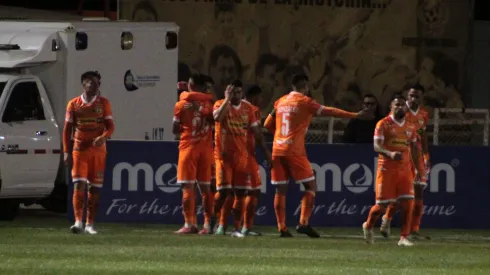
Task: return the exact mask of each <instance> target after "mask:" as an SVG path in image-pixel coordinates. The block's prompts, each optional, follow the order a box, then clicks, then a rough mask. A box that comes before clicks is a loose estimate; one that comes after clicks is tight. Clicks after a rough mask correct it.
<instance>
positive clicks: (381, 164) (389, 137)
mask: <svg viewBox="0 0 490 275" xmlns="http://www.w3.org/2000/svg"><path fill="white" fill-rule="evenodd" d="M374 139H377V140H382V141H383V147H384V148H385V149H386V150H390V151H394V152H401V153H402V160H392V159H391V158H389V157H386V156H384V155H383V154H379V158H378V169H382V168H392V167H400V166H404V167H410V164H411V157H410V143H412V142H415V141H416V139H417V127H416V126H415V125H413V124H412V123H410V122H409V121H408V120H406V119H405V120H404V121H403V122H401V123H399V122H397V121H395V120H394V118H393V116H392V115H389V116H387V117H385V118H383V119H381V120H380V121H378V123H377V124H376V129H375V130H374Z"/></svg>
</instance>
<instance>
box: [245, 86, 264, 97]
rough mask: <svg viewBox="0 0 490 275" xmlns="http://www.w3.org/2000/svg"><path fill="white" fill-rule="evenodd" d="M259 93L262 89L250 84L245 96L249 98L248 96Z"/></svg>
mask: <svg viewBox="0 0 490 275" xmlns="http://www.w3.org/2000/svg"><path fill="white" fill-rule="evenodd" d="M261 93H262V89H261V88H260V87H259V86H257V85H252V86H250V87H249V88H248V90H247V93H246V94H245V97H247V98H250V97H254V96H257V95H260V94H261Z"/></svg>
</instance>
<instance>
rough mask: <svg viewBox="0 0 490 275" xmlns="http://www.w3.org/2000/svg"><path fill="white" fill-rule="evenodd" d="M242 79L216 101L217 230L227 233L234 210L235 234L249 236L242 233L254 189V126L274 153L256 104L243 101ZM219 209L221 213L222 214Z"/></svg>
mask: <svg viewBox="0 0 490 275" xmlns="http://www.w3.org/2000/svg"><path fill="white" fill-rule="evenodd" d="M242 87H243V85H242V83H241V81H238V80H236V81H234V82H233V83H232V84H231V85H229V86H228V87H227V89H226V91H225V99H223V100H218V101H217V102H216V103H215V104H214V108H213V117H214V120H215V121H216V124H215V147H214V156H215V161H216V173H217V180H216V189H217V191H218V192H217V194H218V195H217V196H216V200H215V214H216V215H217V216H219V217H220V221H219V226H218V228H217V229H216V232H215V234H217V235H224V234H225V226H226V219H227V218H228V216H229V214H230V212H231V213H232V214H233V225H234V231H233V232H232V234H231V236H232V237H240V238H242V237H245V235H244V234H242V233H241V224H242V221H243V212H244V211H243V209H244V204H245V195H246V191H247V190H248V189H250V179H249V173H248V171H249V169H248V168H249V167H248V160H249V158H248V155H249V152H248V150H247V139H248V135H249V129H251V130H252V131H253V133H254V135H255V137H256V138H257V140H258V141H259V145H260V147H261V148H262V150H263V151H264V153H265V155H266V157H267V159H268V160H270V159H271V154H270V152H269V150H268V149H267V146H266V144H265V141H264V139H263V138H262V135H261V132H260V128H259V126H260V122H259V121H258V119H257V118H256V117H255V112H254V109H253V108H252V105H250V104H247V103H244V102H242V98H243V91H242ZM218 213H219V214H218Z"/></svg>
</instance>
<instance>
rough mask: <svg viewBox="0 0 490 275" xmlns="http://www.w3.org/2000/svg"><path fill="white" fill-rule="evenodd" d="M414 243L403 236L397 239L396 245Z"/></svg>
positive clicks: (410, 244) (411, 244)
mask: <svg viewBox="0 0 490 275" xmlns="http://www.w3.org/2000/svg"><path fill="white" fill-rule="evenodd" d="M413 245H414V244H413V243H412V242H411V241H410V240H408V239H407V238H405V237H401V238H400V240H399V241H398V246H413Z"/></svg>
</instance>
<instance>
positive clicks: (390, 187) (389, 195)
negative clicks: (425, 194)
mask: <svg viewBox="0 0 490 275" xmlns="http://www.w3.org/2000/svg"><path fill="white" fill-rule="evenodd" d="M375 189H376V203H389V202H396V201H397V200H399V199H413V198H414V191H413V174H412V172H411V171H410V170H406V169H404V168H401V169H400V168H398V169H397V168H394V169H393V168H391V169H389V168H388V169H387V168H378V171H377V172H376V187H375Z"/></svg>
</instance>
